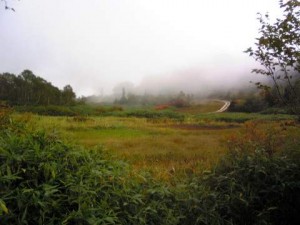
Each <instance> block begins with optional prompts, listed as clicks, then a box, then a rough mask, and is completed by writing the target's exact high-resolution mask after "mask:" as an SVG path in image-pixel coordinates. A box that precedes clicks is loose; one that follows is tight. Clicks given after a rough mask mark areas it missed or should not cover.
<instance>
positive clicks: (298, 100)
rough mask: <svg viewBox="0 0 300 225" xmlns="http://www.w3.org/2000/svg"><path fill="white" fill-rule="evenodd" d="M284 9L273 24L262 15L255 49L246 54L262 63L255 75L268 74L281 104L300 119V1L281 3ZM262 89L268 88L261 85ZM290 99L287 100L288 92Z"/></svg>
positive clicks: (293, 0)
mask: <svg viewBox="0 0 300 225" xmlns="http://www.w3.org/2000/svg"><path fill="white" fill-rule="evenodd" d="M279 6H280V8H282V10H283V15H282V17H281V18H277V19H276V21H275V22H271V20H270V18H269V14H265V15H262V14H260V13H259V14H258V15H259V18H258V20H259V22H260V24H261V27H260V29H259V34H260V36H259V37H258V38H257V41H256V43H255V48H254V49H252V48H248V49H247V50H246V51H245V52H246V53H249V55H250V56H253V57H254V59H255V60H256V61H258V62H259V63H260V65H261V66H262V67H261V68H256V69H253V71H252V72H254V73H258V74H262V75H265V76H267V77H269V78H270V79H271V80H272V83H273V85H274V87H275V89H276V92H277V95H278V98H279V99H280V101H281V103H283V104H284V105H286V106H287V107H288V108H289V109H290V110H291V111H292V112H293V113H294V114H296V115H297V116H298V118H299V120H300V96H299V95H298V93H297V90H296V86H295V84H296V83H297V82H296V79H295V77H294V76H293V75H295V74H299V73H300V48H299V46H300V1H298V0H289V1H287V2H285V3H284V2H283V1H282V0H280V1H279ZM256 85H257V86H258V87H259V88H266V85H264V84H262V83H260V82H258V83H256ZM287 89H288V90H289V93H288V96H289V98H285V96H284V92H285V90H287Z"/></svg>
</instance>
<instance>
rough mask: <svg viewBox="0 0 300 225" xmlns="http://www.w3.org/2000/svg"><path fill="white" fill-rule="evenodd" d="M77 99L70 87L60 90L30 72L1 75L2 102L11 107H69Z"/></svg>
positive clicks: (0, 99)
mask: <svg viewBox="0 0 300 225" xmlns="http://www.w3.org/2000/svg"><path fill="white" fill-rule="evenodd" d="M75 97H76V96H75V93H74V92H73V89H72V87H71V86H70V85H66V86H65V87H64V88H63V90H59V89H58V88H57V87H55V86H53V85H52V84H51V83H49V82H47V81H46V80H44V79H43V78H41V77H38V76H36V75H34V74H33V73H32V72H31V71H29V70H24V71H23V72H22V73H21V74H20V75H18V76H16V75H14V74H10V73H3V74H0V101H4V102H6V103H8V104H10V105H51V104H52V105H65V104H67V105H69V104H72V103H74V100H75Z"/></svg>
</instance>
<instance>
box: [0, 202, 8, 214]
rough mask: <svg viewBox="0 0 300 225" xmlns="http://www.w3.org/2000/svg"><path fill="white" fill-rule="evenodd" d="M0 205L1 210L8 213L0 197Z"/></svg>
mask: <svg viewBox="0 0 300 225" xmlns="http://www.w3.org/2000/svg"><path fill="white" fill-rule="evenodd" d="M0 207H1V209H2V211H3V212H5V213H6V214H8V208H7V207H6V205H5V203H4V201H2V200H1V199H0Z"/></svg>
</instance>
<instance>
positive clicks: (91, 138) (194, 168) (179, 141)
mask: <svg viewBox="0 0 300 225" xmlns="http://www.w3.org/2000/svg"><path fill="white" fill-rule="evenodd" d="M133 112H134V113H137V112H138V113H137V114H136V115H137V116H132V115H133V114H131V116H129V117H125V116H121V117H116V116H102V117H91V116H89V117H86V116H85V117H83V119H82V118H81V117H80V118H79V119H78V118H77V117H57V116H56V117H51V116H36V115H33V114H25V115H16V117H17V118H18V119H19V120H26V121H27V122H28V120H31V123H32V124H34V126H38V127H41V128H43V129H46V130H49V131H51V132H53V131H55V132H58V133H60V134H62V136H63V137H64V138H65V139H67V140H68V141H72V142H75V143H77V144H80V145H83V146H85V147H94V146H104V148H105V149H106V150H107V151H109V152H111V153H113V154H116V155H118V157H120V158H122V159H123V160H125V161H127V162H128V163H129V164H131V165H132V167H133V168H134V169H135V170H137V171H141V170H146V171H148V172H150V173H152V174H153V176H154V177H156V178H158V179H161V180H170V179H173V178H174V177H177V178H185V177H187V176H190V175H193V174H196V173H201V172H202V171H204V170H207V169H209V168H211V167H212V166H213V165H214V164H215V163H216V162H217V161H218V160H219V158H220V157H222V156H223V155H224V154H225V152H226V150H227V149H228V143H230V140H232V137H234V135H236V134H237V133H241V132H243V130H244V129H245V126H246V127H247V124H248V123H249V124H251V122H247V121H259V122H255V123H257V124H260V126H257V127H256V128H255V129H256V130H257V131H256V132H257V135H256V138H260V136H261V135H260V134H263V133H264V134H265V133H266V132H262V131H263V130H265V129H267V126H269V125H270V126H271V125H272V124H277V125H276V126H277V127H278V126H280V123H289V122H288V121H291V120H292V118H293V117H292V116H288V115H260V114H247V113H222V114H220V113H219V114H216V113H215V114H211V113H207V114H197V115H191V114H189V113H187V114H185V116H184V120H183V121H182V120H177V119H174V118H172V116H171V117H165V116H161V115H169V114H155V115H156V116H153V115H152V111H149V112H148V113H145V111H137V110H135V111H133ZM121 113H126V112H123V111H122V112H121ZM157 115H160V116H157ZM171 115H173V114H171ZM280 121H283V122H280ZM284 121H286V122H284ZM244 124H246V125H244ZM268 124H269V125H268ZM271 127H272V126H271ZM253 129H254V128H253ZM270 129H271V130H272V128H270ZM264 136H266V135H264ZM254 138H255V137H254ZM260 139H262V138H260ZM228 140H229V142H228ZM278 140H279V139H278ZM235 145H237V141H236V140H235ZM232 146H234V145H232Z"/></svg>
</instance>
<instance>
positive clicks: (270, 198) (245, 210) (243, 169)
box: [182, 149, 300, 225]
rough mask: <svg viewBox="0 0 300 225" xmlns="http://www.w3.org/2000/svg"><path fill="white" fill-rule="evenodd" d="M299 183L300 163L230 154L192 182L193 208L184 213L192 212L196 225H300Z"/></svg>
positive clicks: (261, 155)
mask: <svg viewBox="0 0 300 225" xmlns="http://www.w3.org/2000/svg"><path fill="white" fill-rule="evenodd" d="M299 180H300V164H299V162H297V163H296V162H295V161H292V160H290V159H288V158H287V157H283V156H272V157H270V156H269V154H267V153H266V152H265V151H264V150H263V149H262V150H260V151H259V150H258V151H256V153H255V154H248V153H245V154H234V153H233V154H231V153H230V154H228V155H227V157H226V158H224V159H223V161H221V163H220V164H219V165H218V166H217V167H216V168H215V169H214V171H213V172H209V173H207V174H205V175H204V176H203V177H201V178H197V179H194V181H193V182H191V184H190V188H191V189H190V192H191V193H195V194H194V195H192V197H191V198H190V202H192V204H193V207H190V205H188V207H186V208H185V210H186V211H187V212H186V213H190V211H189V210H190V209H191V208H192V209H193V211H191V212H192V216H193V220H194V221H198V222H197V223H195V224H249V225H250V224H273V225H276V224H278V225H279V224H280V225H281V224H289V225H290V224H298V223H297V221H298V219H299V215H298V214H299V212H298V206H299V204H300V182H299ZM190 204H191V203H190ZM189 218H191V217H189ZM182 224H193V223H192V222H186V221H183V222H182Z"/></svg>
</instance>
